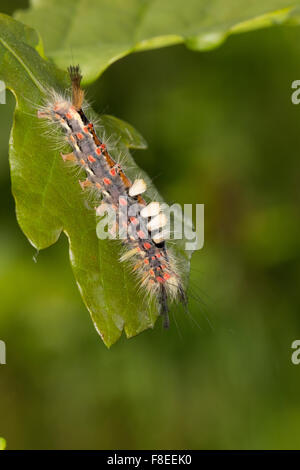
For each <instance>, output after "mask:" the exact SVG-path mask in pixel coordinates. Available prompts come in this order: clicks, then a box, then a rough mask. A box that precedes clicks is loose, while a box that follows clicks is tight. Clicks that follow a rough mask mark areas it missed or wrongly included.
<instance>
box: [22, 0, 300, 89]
mask: <svg viewBox="0 0 300 470" xmlns="http://www.w3.org/2000/svg"><path fill="white" fill-rule="evenodd" d="M297 5H299V2H297V1H293V0H264V1H263V2H262V1H261V0H251V1H250V2H249V0H239V1H236V0H226V2H225V1H224V0H186V1H184V2H183V1H182V0H63V1H61V0H35V1H34V2H32V4H31V7H30V8H29V9H28V10H26V11H19V12H17V13H16V15H15V16H16V18H17V19H19V20H21V21H23V22H24V23H26V24H28V25H30V26H32V27H34V28H35V29H36V30H38V31H40V33H41V34H42V37H43V40H44V43H45V48H46V55H47V56H48V57H51V58H52V59H53V60H54V61H55V63H56V64H57V65H58V66H59V67H61V68H63V69H64V68H66V66H67V65H68V64H69V63H70V62H74V61H75V63H80V64H81V67H82V69H83V72H84V75H85V80H86V82H91V81H93V80H95V79H96V78H97V77H98V76H99V75H100V74H101V73H102V72H103V71H104V70H105V69H106V68H107V67H108V66H109V65H110V64H112V63H113V62H115V61H116V60H118V59H120V58H121V57H124V56H126V55H127V54H130V53H132V52H135V51H141V50H147V49H155V48H159V47H165V46H170V45H172V44H179V43H185V44H186V45H187V47H190V48H192V49H194V50H208V49H211V48H214V47H216V46H218V45H220V44H221V43H222V42H223V41H224V40H225V39H226V37H227V36H228V35H230V34H232V33H238V32H242V31H249V30H250V29H255V28H261V27H265V26H270V25H272V24H279V23H282V22H284V21H286V20H287V19H288V18H289V16H290V15H292V14H293V9H294V7H295V6H297Z"/></svg>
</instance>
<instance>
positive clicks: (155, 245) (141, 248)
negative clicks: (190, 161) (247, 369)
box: [38, 66, 187, 327]
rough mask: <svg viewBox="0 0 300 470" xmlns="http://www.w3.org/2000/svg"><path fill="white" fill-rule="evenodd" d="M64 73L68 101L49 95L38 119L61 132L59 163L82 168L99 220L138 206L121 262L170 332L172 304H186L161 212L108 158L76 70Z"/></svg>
mask: <svg viewBox="0 0 300 470" xmlns="http://www.w3.org/2000/svg"><path fill="white" fill-rule="evenodd" d="M68 72H69V75H70V80H71V86H72V97H71V98H70V99H66V98H65V97H64V96H62V95H60V94H58V93H56V92H53V93H52V94H50V96H51V98H49V100H48V101H47V103H46V104H45V105H44V106H42V107H40V108H39V110H38V117H39V118H41V119H47V120H49V121H51V122H52V123H53V124H54V125H56V126H57V127H60V128H61V129H62V130H63V132H64V134H65V136H66V138H67V141H68V143H69V144H70V146H71V148H72V152H70V153H68V154H61V155H62V158H63V159H64V160H65V161H71V162H74V164H77V165H79V166H80V167H82V168H84V170H85V172H86V180H85V181H81V182H80V184H81V186H82V188H92V189H93V190H95V191H97V192H98V193H99V197H101V202H100V204H99V205H98V206H97V207H96V213H97V214H98V215H101V214H103V213H104V212H105V210H106V208H107V207H109V208H111V209H113V210H114V211H115V212H116V213H119V212H118V211H119V209H120V205H123V206H126V208H127V214H130V208H131V207H132V206H133V205H137V204H138V207H139V210H138V212H137V213H135V215H134V216H132V215H128V217H127V220H125V225H126V226H127V229H128V230H127V236H126V238H125V239H123V240H122V243H123V245H124V248H125V253H124V254H123V256H122V257H121V258H120V262H127V261H131V262H132V264H133V270H134V271H135V272H136V273H137V275H138V277H139V281H140V284H141V286H142V288H144V289H145V290H146V292H147V293H149V295H150V296H151V297H154V298H155V299H156V301H157V304H158V307H159V311H160V314H161V315H162V316H163V318H164V326H165V327H168V326H169V317H168V311H169V303H170V301H171V302H172V301H174V300H175V301H181V302H182V303H183V304H186V303H187V297H186V294H185V291H184V288H183V283H182V280H181V277H180V274H179V272H178V270H177V268H176V263H175V262H174V260H173V257H172V254H171V252H170V250H169V249H168V248H167V245H166V241H165V240H164V237H163V234H162V233H161V228H162V227H163V226H164V225H165V223H166V220H165V217H164V214H163V213H162V212H161V206H160V204H159V202H156V201H152V202H150V203H149V204H147V203H146V202H145V200H144V199H143V197H142V196H141V194H142V193H144V192H145V191H146V189H147V188H146V183H145V181H144V180H143V179H136V180H135V181H133V182H131V181H130V179H129V178H128V177H127V176H126V174H125V170H124V169H123V168H122V166H121V165H120V164H119V163H117V162H116V161H115V160H114V159H113V158H112V156H111V155H110V153H109V151H108V149H107V147H106V145H105V144H104V142H103V141H101V140H100V138H99V137H98V135H97V133H96V131H95V128H94V125H93V123H92V122H90V121H89V119H88V118H87V116H86V114H85V113H84V111H83V102H84V90H83V89H82V88H81V79H82V75H81V72H80V69H79V66H77V67H73V66H71V67H69V69H68ZM117 220H119V219H117ZM118 223H119V222H118ZM122 223H123V224H124V221H123V222H122Z"/></svg>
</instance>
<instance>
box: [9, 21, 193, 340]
mask: <svg viewBox="0 0 300 470" xmlns="http://www.w3.org/2000/svg"><path fill="white" fill-rule="evenodd" d="M40 47H41V44H40V40H39V37H38V35H37V34H36V33H35V31H34V30H32V29H31V28H30V27H28V26H25V25H22V24H21V23H18V22H17V21H15V20H13V19H11V18H10V17H8V16H6V15H0V78H1V79H2V80H4V81H5V83H6V86H7V88H9V89H10V90H11V91H12V92H13V93H14V95H15V97H16V110H15V114H14V123H13V129H12V133H11V139H10V167H11V177H12V191H13V195H14V198H15V201H16V212H17V218H18V222H19V224H20V226H21V228H22V230H23V232H24V233H25V235H26V236H27V238H28V239H29V240H30V242H31V243H32V245H33V246H34V247H36V248H37V249H42V248H46V247H48V246H49V245H51V244H53V243H55V242H56V241H57V239H58V238H59V236H60V234H61V232H62V231H63V232H64V233H65V234H66V236H67V237H68V240H69V245H70V260H71V265H72V268H73V272H74V275H75V278H76V282H77V285H78V288H79V290H80V293H81V295H82V298H83V300H84V302H85V304H86V306H87V308H88V310H89V312H90V314H91V317H92V320H93V322H94V325H95V327H96V329H97V331H98V332H99V334H100V335H101V337H102V339H103V341H104V343H105V344H106V345H107V346H110V345H111V344H113V343H114V342H115V341H117V339H118V338H119V337H120V335H121V334H122V330H123V328H124V330H125V333H126V335H127V337H131V336H133V335H136V334H138V333H139V332H141V331H143V330H145V329H146V328H149V327H153V325H154V322H155V320H156V317H157V309H156V306H155V305H152V304H145V302H144V301H143V299H142V297H141V296H140V295H139V294H137V292H136V290H137V289H136V282H135V281H134V279H133V276H132V274H131V273H130V272H129V270H128V268H127V269H126V266H124V263H120V262H119V261H118V259H119V255H120V246H119V242H117V241H112V240H99V239H98V238H97V236H96V216H95V210H94V208H93V207H90V206H91V204H89V201H87V200H86V196H84V193H83V192H82V190H81V188H80V186H79V184H78V177H75V176H74V171H71V169H70V168H66V165H65V164H64V163H63V161H62V159H61V157H60V154H59V151H58V150H57V148H53V140H52V139H51V138H50V137H49V136H48V135H47V134H45V132H44V131H45V129H44V127H43V125H44V122H43V120H41V119H38V118H37V108H38V106H39V105H40V104H41V103H42V102H43V100H44V98H45V93H46V90H47V89H49V87H53V88H55V89H56V90H57V91H59V90H65V89H66V87H67V86H69V81H68V77H67V74H66V73H65V72H62V71H60V70H58V69H56V67H55V66H54V65H53V64H51V63H49V62H47V61H45V60H44V59H42V58H41V56H40V55H39V54H38V52H37V49H38V50H40ZM100 125H101V126H102V127H101V129H102V131H103V132H105V134H106V135H109V136H111V135H112V136H115V138H116V139H115V140H116V142H117V143H116V144H115V147H114V152H116V153H121V154H122V156H123V157H124V160H125V166H126V165H128V166H130V167H131V170H130V172H129V176H131V175H132V174H136V173H137V172H139V173H140V174H142V175H143V172H142V171H141V170H139V168H138V167H137V165H136V164H135V162H134V161H133V159H132V157H131V156H130V153H129V150H128V148H129V147H131V148H144V147H145V142H144V140H143V138H142V137H141V136H140V135H139V134H138V132H137V131H136V130H135V129H133V128H132V127H131V126H130V125H129V124H127V123H125V122H123V121H120V120H119V119H116V118H114V117H112V116H102V117H100ZM143 177H144V178H145V179H146V180H147V176H146V175H143ZM179 256H180V257H182V259H183V260H184V263H185V264H184V266H185V267H184V275H187V274H188V268H189V259H188V255H187V254H186V253H185V252H183V251H181V254H180V253H179Z"/></svg>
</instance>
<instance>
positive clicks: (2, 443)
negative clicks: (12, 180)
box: [0, 437, 6, 450]
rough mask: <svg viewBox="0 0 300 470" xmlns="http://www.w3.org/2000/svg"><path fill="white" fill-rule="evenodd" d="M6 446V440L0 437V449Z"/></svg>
mask: <svg viewBox="0 0 300 470" xmlns="http://www.w3.org/2000/svg"><path fill="white" fill-rule="evenodd" d="M5 448H6V440H5V439H4V438H3V437H0V450H4V449H5Z"/></svg>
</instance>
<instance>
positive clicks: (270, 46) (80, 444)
mask: <svg viewBox="0 0 300 470" xmlns="http://www.w3.org/2000/svg"><path fill="white" fill-rule="evenodd" d="M22 5H26V2H22V1H18V2H10V5H9V6H6V7H5V8H4V7H2V5H1V11H6V12H8V13H12V11H13V9H14V8H16V7H20V6H22ZM70 60H71V53H70ZM74 60H75V62H76V58H74ZM296 79H300V29H299V28H288V27H284V26H281V27H275V28H272V29H267V30H260V31H255V32H251V33H246V34H243V35H236V36H231V37H230V38H229V39H228V40H227V42H226V43H225V44H224V45H223V46H222V47H220V48H218V49H216V50H213V51H211V52H206V53H194V52H191V51H188V50H186V49H185V48H184V47H183V46H182V47H181V46H178V47H172V48H166V49H162V50H157V51H152V52H145V53H139V54H135V55H132V56H130V57H128V58H126V59H123V60H121V61H120V62H118V63H116V64H114V65H113V66H111V67H110V69H109V70H108V71H107V72H105V74H104V75H103V76H102V77H101V78H100V79H99V80H98V81H97V82H96V83H95V84H94V85H93V86H91V87H90V89H89V90H88V96H89V97H90V98H91V99H92V101H93V106H94V108H95V109H96V110H97V111H98V112H100V113H103V112H105V113H110V114H114V115H116V116H117V117H120V118H122V119H125V120H127V121H128V122H130V123H131V124H133V125H134V126H135V127H136V128H137V129H138V130H139V131H140V132H141V133H142V135H143V136H144V137H145V138H146V140H147V142H148V144H149V149H148V150H146V151H136V152H135V153H134V158H135V159H136V161H137V162H138V164H139V165H140V166H141V167H142V168H143V169H145V170H146V171H147V172H148V173H149V175H150V176H151V177H152V178H153V180H154V182H155V184H156V186H157V187H158V189H159V190H160V192H161V194H162V195H163V196H164V198H165V199H166V201H170V202H175V201H176V202H179V203H181V204H184V203H194V204H195V203H204V204H205V246H204V248H203V249H202V250H201V251H199V252H196V253H195V255H194V256H193V259H192V268H191V293H190V296H191V305H190V315H189V314H187V313H185V312H184V311H183V310H181V309H178V310H176V311H175V312H174V315H171V321H172V327H171V329H170V330H169V331H167V332H166V331H163V330H162V327H161V323H160V322H159V321H158V323H157V325H156V327H155V330H154V331H147V332H145V333H143V334H141V335H139V336H137V337H135V338H133V339H131V340H126V339H125V338H122V339H121V340H120V341H119V342H118V343H117V344H116V345H114V346H113V347H112V348H111V349H110V350H107V349H106V347H105V346H104V344H103V343H102V341H101V339H100V337H99V336H98V335H97V333H96V331H95V330H94V327H93V325H92V322H91V320H90V318H89V314H88V312H87V311H86V309H85V307H84V305H83V303H82V301H81V299H80V295H79V293H78V291H77V288H76V285H75V283H74V279H73V276H72V272H71V268H70V265H69V260H68V247H67V241H66V239H65V237H64V236H62V237H61V239H60V241H59V242H58V243H57V244H56V245H55V246H53V247H51V248H49V249H48V250H46V251H44V252H41V253H39V254H36V253H35V250H34V249H33V248H32V247H31V246H30V244H29V242H28V241H27V240H26V238H25V236H24V235H23V234H22V232H21V231H20V229H19V227H18V225H17V222H16V219H15V213H14V202H13V198H12V196H11V190H10V180H9V166H8V139H9V131H10V126H11V122H12V113H13V107H14V99H13V97H12V96H10V95H8V96H7V104H6V105H0V136H1V139H0V153H1V155H0V194H1V205H0V221H1V225H0V243H1V245H0V339H1V340H4V341H5V342H6V345H7V365H5V366H4V365H2V366H0V436H3V437H5V438H6V440H7V444H8V448H9V449H16V448H17V449H30V448H33V449H39V448H50V449H63V448H72V449H89V448H97V449H104V448H116V449H125V448H128V449H142V448H145V449H159V448H160V449H166V448H188V449H253V448H257V449H264V448H268V449H274V448H277V449H288V448H296V449H299V448H300V436H299V421H300V365H299V366H296V365H293V364H292V363H291V353H292V349H291V343H292V341H293V340H295V339H300V294H299V277H300V264H299V254H300V226H299V202H300V190H299V176H300V163H299V162H300V160H299V150H300V132H299V128H300V105H299V106H296V105H293V104H292V102H291V94H292V91H293V90H292V89H291V83H292V82H293V81H294V80H296ZM34 260H36V262H35V261H34ZM198 297H200V300H197V299H196V298H198Z"/></svg>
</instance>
